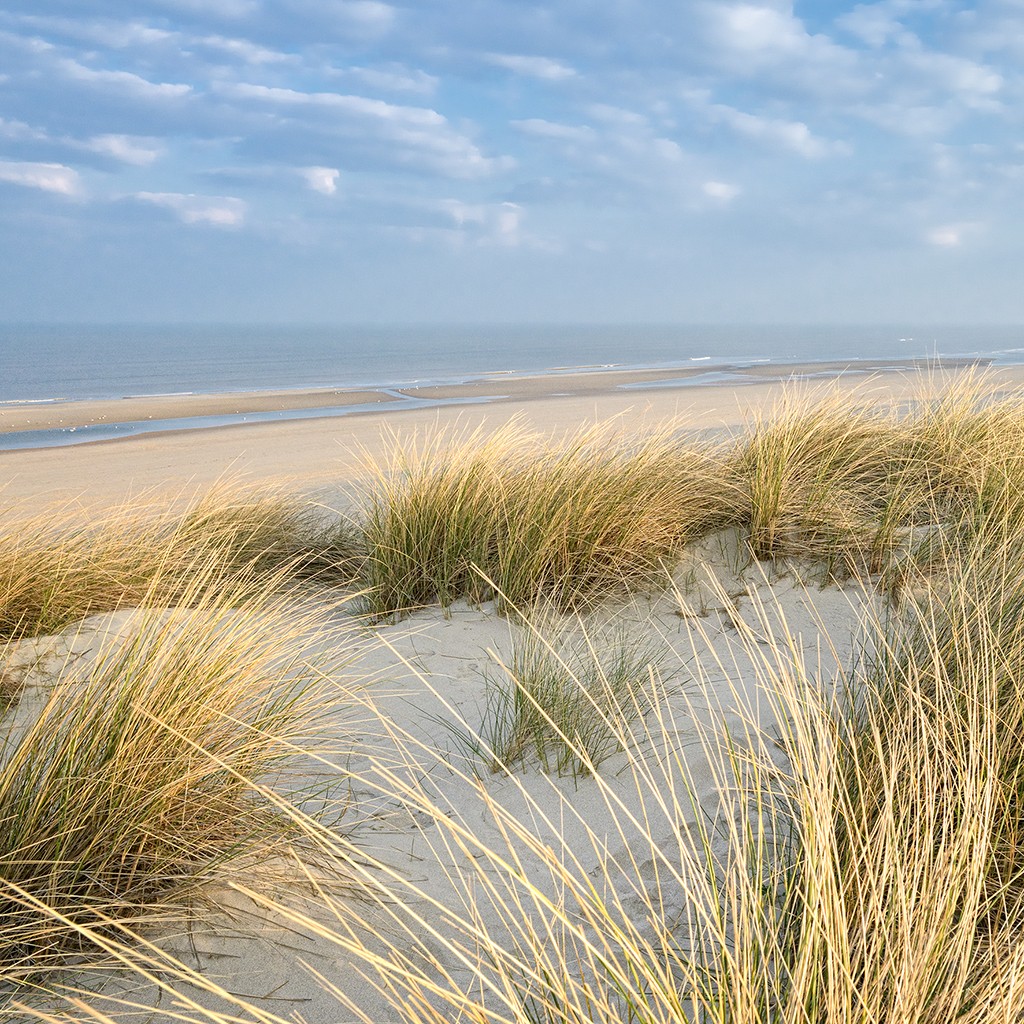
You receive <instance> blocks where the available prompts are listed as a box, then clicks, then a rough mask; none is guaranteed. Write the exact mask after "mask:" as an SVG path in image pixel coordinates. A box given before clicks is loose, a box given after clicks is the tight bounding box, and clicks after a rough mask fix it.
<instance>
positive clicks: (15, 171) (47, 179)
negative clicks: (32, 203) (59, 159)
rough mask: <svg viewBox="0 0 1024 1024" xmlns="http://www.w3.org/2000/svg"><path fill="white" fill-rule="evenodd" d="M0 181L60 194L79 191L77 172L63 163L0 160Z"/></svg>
mask: <svg viewBox="0 0 1024 1024" xmlns="http://www.w3.org/2000/svg"><path fill="white" fill-rule="evenodd" d="M0 181H6V182H8V183H10V184H12V185H24V186H25V187H26V188H38V189H42V190H43V191H44V192H56V193H57V194H58V195H62V196H73V195H77V194H78V191H79V179H78V172H77V171H76V170H74V168H71V167H65V166H64V164H41V163H30V162H26V161H15V160H0Z"/></svg>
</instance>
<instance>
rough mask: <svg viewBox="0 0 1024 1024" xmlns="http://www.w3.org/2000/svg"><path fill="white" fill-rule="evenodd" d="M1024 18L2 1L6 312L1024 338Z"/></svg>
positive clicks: (905, 9) (337, 2)
mask: <svg viewBox="0 0 1024 1024" xmlns="http://www.w3.org/2000/svg"><path fill="white" fill-rule="evenodd" d="M1022 70H1024V0H979V2H977V3H961V2H957V0H878V2H871V3H863V4H853V3H842V2H831V0H815V2H807V3H797V4H791V3H787V2H784V0H752V2H729V0H557V2H552V3H538V2H532V0H404V2H400V0H396V2H386V0H4V3H3V5H2V10H0V268H2V269H0V320H3V321H23V322H31V321H62V322H117V321H120V322H126V321H135V322H138V321H152V322H164V321H173V322H265V323H289V322H306V323H347V322H351V323H382V324H387V323H419V322H428V323H476V322H545V323H562V322H566V323H567V322H576V323H586V322H596V323H627V322H639V323H653V322H658V323H752V322H768V323H815V322H828V323H872V322H874V323H879V322H929V323H1024V287H1022V284H1021V278H1022V276H1024V275H1022V272H1021V271H1022V261H1021V255H1022V252H1021V250H1022V240H1024V73H1022Z"/></svg>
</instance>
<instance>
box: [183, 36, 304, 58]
mask: <svg viewBox="0 0 1024 1024" xmlns="http://www.w3.org/2000/svg"><path fill="white" fill-rule="evenodd" d="M195 42H197V43H200V44H202V45H203V46H209V47H211V48H212V49H214V50H221V51H223V52H224V53H228V54H230V55H231V56H232V57H237V58H239V59H240V60H243V61H245V63H246V64H283V63H286V62H288V61H292V60H295V58H294V57H293V56H292V54H290V53H282V52H281V51H280V50H270V49H268V48H267V47H265V46H259V45H257V44H256V43H253V42H250V41H249V40H248V39H231V38H228V37H227V36H203V37H202V38H201V39H197V40H195Z"/></svg>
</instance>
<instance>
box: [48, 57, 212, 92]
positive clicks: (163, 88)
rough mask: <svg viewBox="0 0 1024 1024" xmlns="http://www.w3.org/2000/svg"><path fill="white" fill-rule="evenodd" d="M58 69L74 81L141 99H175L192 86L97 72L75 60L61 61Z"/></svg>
mask: <svg viewBox="0 0 1024 1024" xmlns="http://www.w3.org/2000/svg"><path fill="white" fill-rule="evenodd" d="M58 67H59V68H60V69H61V70H62V71H63V72H64V74H65V75H67V77H68V78H71V79H74V80H75V81H78V82H95V83H96V84H101V85H112V86H116V88H117V90H118V91H120V92H126V93H129V94H131V95H132V96H137V97H139V98H141V99H175V98H178V97H181V96H187V95H188V94H189V93H190V92H191V91H192V86H190V85H185V84H183V83H172V82H151V81H149V79H146V78H143V77H142V76H141V75H136V74H134V73H133V72H131V71H97V70H95V69H94V68H87V67H86V66H85V65H84V64H79V62H78V61H76V60H61V61H59V62H58Z"/></svg>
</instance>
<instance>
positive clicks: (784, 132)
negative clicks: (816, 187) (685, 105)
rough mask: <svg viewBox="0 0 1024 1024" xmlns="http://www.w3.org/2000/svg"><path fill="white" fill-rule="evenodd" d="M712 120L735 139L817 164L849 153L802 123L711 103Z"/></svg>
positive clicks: (708, 112) (709, 114)
mask: <svg viewBox="0 0 1024 1024" xmlns="http://www.w3.org/2000/svg"><path fill="white" fill-rule="evenodd" d="M707 114H708V116H709V117H711V118H712V120H715V121H721V122H722V123H723V124H726V125H728V126H729V127H730V128H731V129H732V130H733V131H734V132H736V133H737V134H738V135H743V136H745V137H746V138H748V139H755V140H758V141H762V142H767V143H769V144H773V145H778V146H783V147H784V148H786V149H791V150H792V151H793V152H794V153H798V154H799V155H800V156H802V157H805V158H806V159H808V160H818V159H821V158H822V157H826V156H829V155H831V154H835V153H845V152H848V147H847V146H846V144H845V143H842V142H833V141H831V140H828V139H821V138H818V137H817V136H815V135H814V134H812V132H811V130H810V128H808V127H807V125H806V124H804V122H803V121H786V120H783V119H782V118H776V117H761V116H759V115H757V114H748V113H746V111H743V110H737V109H736V108H735V107H729V106H726V105H725V104H723V103H712V104H710V105H709V106H708V107H707Z"/></svg>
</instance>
